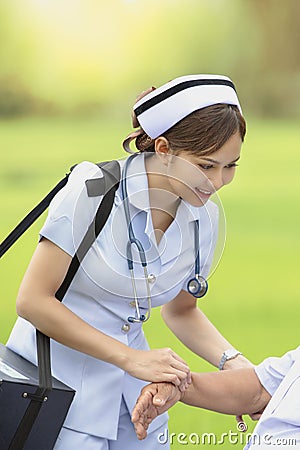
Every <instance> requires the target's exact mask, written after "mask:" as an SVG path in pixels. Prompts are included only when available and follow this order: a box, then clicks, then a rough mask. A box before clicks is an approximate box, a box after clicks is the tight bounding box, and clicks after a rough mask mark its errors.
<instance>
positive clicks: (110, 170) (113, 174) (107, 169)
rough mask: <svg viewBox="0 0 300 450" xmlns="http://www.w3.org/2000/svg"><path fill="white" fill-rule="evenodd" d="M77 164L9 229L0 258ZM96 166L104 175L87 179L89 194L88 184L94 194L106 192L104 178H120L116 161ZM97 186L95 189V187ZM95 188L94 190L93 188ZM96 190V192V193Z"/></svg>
mask: <svg viewBox="0 0 300 450" xmlns="http://www.w3.org/2000/svg"><path fill="white" fill-rule="evenodd" d="M76 165H77V164H75V165H74V166H72V167H71V169H70V172H69V173H67V174H66V175H65V177H64V178H62V179H61V180H60V181H59V182H58V183H57V185H56V186H54V188H53V189H52V190H51V191H50V192H49V193H48V194H47V195H46V196H45V197H44V198H43V199H42V200H41V201H40V202H39V203H38V204H37V205H36V206H35V207H34V208H33V209H32V210H31V211H30V212H29V213H28V214H27V215H26V216H25V217H24V219H22V220H21V222H20V223H19V224H18V225H17V226H16V227H15V228H14V229H13V230H12V231H11V233H10V234H9V235H8V236H7V237H6V238H5V239H4V241H2V242H1V244H0V258H1V257H2V256H3V255H4V253H6V252H7V251H8V250H9V249H10V247H11V246H12V245H13V244H14V243H15V242H16V241H17V240H18V239H19V238H20V237H21V236H22V234H23V233H25V231H26V230H27V229H28V228H29V227H30V226H31V225H32V224H33V223H34V222H35V221H36V220H37V219H38V218H39V217H40V215H41V214H43V212H44V211H45V210H46V209H47V208H48V206H49V204H50V202H51V200H52V199H53V198H54V197H55V195H56V194H57V193H58V192H59V191H60V190H61V189H62V188H63V187H64V186H65V185H66V184H67V181H68V178H69V176H70V173H71V171H72V170H73V169H74V167H76ZM97 166H98V167H101V169H102V170H103V171H104V174H105V176H104V177H102V178H96V179H92V180H88V182H87V189H88V194H89V196H92V195H91V194H90V190H91V189H90V188H89V185H93V186H94V192H95V194H94V195H102V194H103V193H105V192H107V191H108V189H107V187H106V184H105V183H106V182H105V178H106V177H108V179H109V180H110V181H111V180H115V181H116V182H118V181H119V179H120V173H119V172H120V166H119V164H118V163H117V161H108V162H101V163H98V164H97ZM96 188H97V189H96ZM95 189H96V190H95ZM96 192H97V194H96ZM101 192H102V194H101Z"/></svg>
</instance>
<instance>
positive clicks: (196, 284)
mask: <svg viewBox="0 0 300 450" xmlns="http://www.w3.org/2000/svg"><path fill="white" fill-rule="evenodd" d="M136 155H137V154H133V155H130V156H129V158H128V159H127V161H126V163H125V166H124V169H123V174H122V177H121V193H122V197H123V204H124V212H125V219H126V224H127V228H128V242H127V245H126V258H127V264H128V269H129V271H130V276H131V283H132V289H133V296H134V302H135V309H136V311H135V317H134V316H129V317H128V318H127V320H128V321H129V322H131V323H137V322H146V321H147V320H149V319H150V316H151V309H152V301H151V292H150V283H149V274H148V268H147V266H148V264H147V259H146V254H145V250H144V247H143V245H142V243H141V241H140V240H139V239H137V238H136V236H135V234H134V230H133V226H132V220H131V216H130V209H129V199H128V190H127V175H128V167H129V165H130V162H131V161H132V160H133V158H135V157H136ZM199 228H200V227H199V220H195V221H194V248H195V276H194V278H192V279H190V280H189V281H188V283H187V289H188V292H189V293H190V294H192V295H193V296H194V297H196V298H200V297H203V296H204V295H205V294H206V292H207V289H208V284H207V280H206V279H205V278H204V277H202V276H201V275H200V252H199V237H200V231H199ZM133 245H135V246H136V248H137V250H138V254H139V259H140V263H141V265H142V267H143V269H144V278H145V282H146V289H147V300H148V311H147V313H146V314H141V313H140V306H139V301H138V295H137V289H136V283H135V277H134V264H133V256H132V246H133Z"/></svg>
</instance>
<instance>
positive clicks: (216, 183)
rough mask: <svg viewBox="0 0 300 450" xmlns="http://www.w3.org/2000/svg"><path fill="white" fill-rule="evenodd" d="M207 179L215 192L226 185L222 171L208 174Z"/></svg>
mask: <svg viewBox="0 0 300 450" xmlns="http://www.w3.org/2000/svg"><path fill="white" fill-rule="evenodd" d="M208 179H209V182H210V184H211V186H212V187H213V189H214V191H215V192H216V191H218V190H219V189H221V187H223V186H224V184H227V183H226V180H225V176H224V173H223V170H222V169H220V170H218V171H215V172H214V173H213V174H210V176H209V177H208Z"/></svg>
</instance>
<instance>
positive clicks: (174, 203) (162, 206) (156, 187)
mask: <svg viewBox="0 0 300 450" xmlns="http://www.w3.org/2000/svg"><path fill="white" fill-rule="evenodd" d="M145 166H146V172H147V178H148V186H149V202H150V208H151V210H158V211H161V212H164V213H167V214H169V215H170V216H171V217H172V218H173V219H174V217H175V215H176V211H177V208H178V206H179V204H180V201H181V200H180V198H179V197H178V196H177V195H175V194H174V193H173V192H172V189H171V186H170V184H169V180H168V175H167V173H166V166H165V165H164V164H162V163H161V161H160V160H159V159H158V158H157V156H156V155H155V154H154V155H151V156H150V155H149V156H147V157H146V158H145Z"/></svg>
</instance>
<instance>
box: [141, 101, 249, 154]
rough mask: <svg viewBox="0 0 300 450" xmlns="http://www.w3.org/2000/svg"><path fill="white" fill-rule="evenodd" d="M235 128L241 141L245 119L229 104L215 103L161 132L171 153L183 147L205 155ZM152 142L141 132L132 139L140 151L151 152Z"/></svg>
mask: <svg viewBox="0 0 300 450" xmlns="http://www.w3.org/2000/svg"><path fill="white" fill-rule="evenodd" d="M236 132H239V134H240V136H241V139H242V141H244V137H245V134H246V122H245V119H244V118H243V116H242V115H241V113H240V111H239V109H238V108H237V107H236V106H233V105H227V104H217V105H212V106H207V107H206V108H202V109H199V110H197V111H195V112H193V113H191V114H189V115H188V116H187V117H185V118H184V119H182V120H181V121H180V122H178V123H177V124H176V125H174V126H173V127H172V128H170V129H169V130H168V131H166V132H165V133H163V134H162V136H164V137H165V138H166V139H167V140H168V142H169V144H170V147H171V149H172V150H173V151H174V152H175V153H176V152H179V151H182V150H186V151H188V152H189V153H193V154H197V155H199V154H201V155H209V154H211V153H214V152H215V151H217V150H219V148H221V147H222V146H223V145H224V144H225V142H227V141H228V139H229V138H230V137H231V136H232V135H233V134H235V133H236ZM154 143H155V139H151V138H150V137H149V136H148V135H147V134H146V133H145V132H143V133H142V134H140V135H139V136H138V137H137V138H136V141H135V145H136V147H137V149H138V150H139V151H140V152H154V151H155V147H154Z"/></svg>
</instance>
